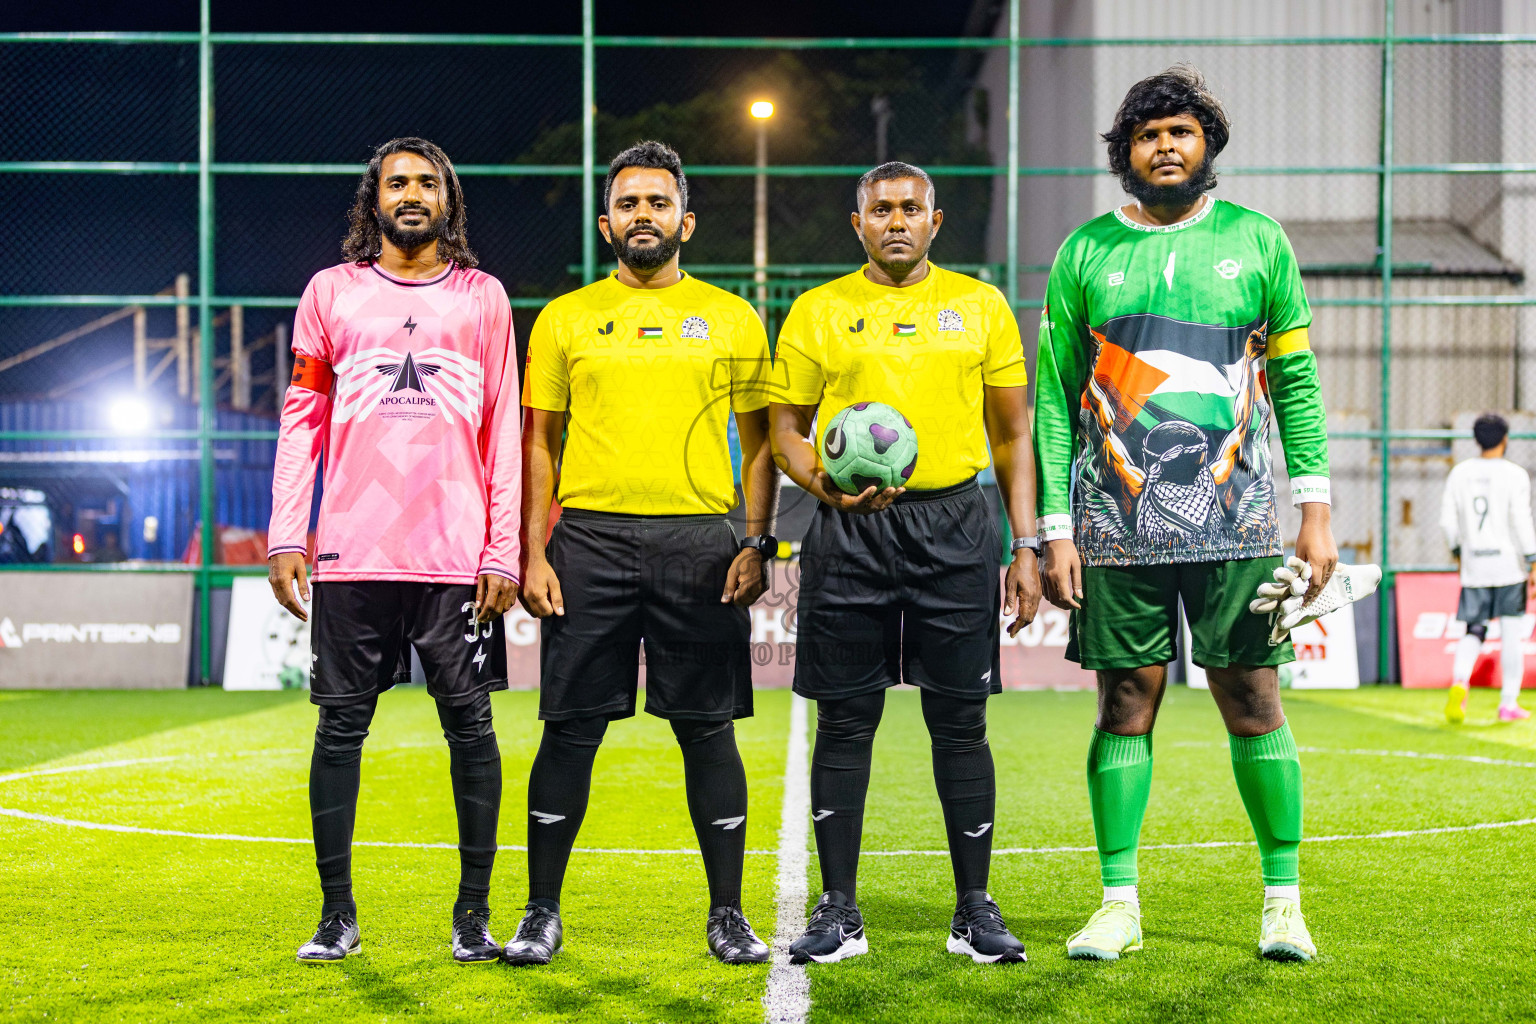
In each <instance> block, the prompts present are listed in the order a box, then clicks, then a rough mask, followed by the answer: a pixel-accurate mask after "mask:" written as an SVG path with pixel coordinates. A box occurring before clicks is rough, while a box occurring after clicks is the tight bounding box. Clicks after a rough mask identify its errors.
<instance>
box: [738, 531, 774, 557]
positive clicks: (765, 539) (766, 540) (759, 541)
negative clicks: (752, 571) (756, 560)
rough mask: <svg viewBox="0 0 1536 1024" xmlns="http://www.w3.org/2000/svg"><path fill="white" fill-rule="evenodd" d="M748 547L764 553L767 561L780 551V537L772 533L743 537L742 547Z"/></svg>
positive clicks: (761, 553) (743, 548) (745, 548)
mask: <svg viewBox="0 0 1536 1024" xmlns="http://www.w3.org/2000/svg"><path fill="white" fill-rule="evenodd" d="M748 548H752V549H753V550H755V551H756V552H757V553H758V554H760V555H762V556H763V561H765V562H766V561H768V560H769V559H771V558H773V557H775V556H776V555H777V554H778V553H779V539H778V538H777V537H775V536H773V535H772V534H770V533H764V534H760V535H758V536H756V537H743V538H741V549H742V550H743V551H745V550H747V549H748Z"/></svg>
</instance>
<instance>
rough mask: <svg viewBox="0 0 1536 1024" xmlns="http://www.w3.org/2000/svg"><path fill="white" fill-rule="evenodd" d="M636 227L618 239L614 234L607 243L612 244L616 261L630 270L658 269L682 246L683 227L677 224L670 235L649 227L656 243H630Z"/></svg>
mask: <svg viewBox="0 0 1536 1024" xmlns="http://www.w3.org/2000/svg"><path fill="white" fill-rule="evenodd" d="M636 230H638V229H636V228H631V229H630V230H629V234H627V235H625V236H624V237H623V238H622V239H620V238H619V237H618V236H617V235H615V236H614V237H613V238H612V239H611V240H610V241H609V244H610V245H612V246H613V255H614V256H615V257H617V258H618V261H619V262H620V263H622V264H624V265H625V266H626V267H628V268H629V269H630V270H638V271H640V272H641V273H649V272H651V271H653V270H659V269H661V268H662V267H664V266H666V265H667V262H668V261H669V260H671V259H672V257H674V256H676V255H677V250H679V249H681V248H682V247H683V228H682V225H681V224H679V225H678V228H677V231H676V232H674V233H673V234H671V235H668V234H666V232H664V231H662V230H661V229H659V228H654V227H653V228H651V229H650V230H651V231H654V232H655V233H656V244H655V245H647V246H639V245H630V244H629V240H630V238H631V237H633V235H634V234H635V231H636Z"/></svg>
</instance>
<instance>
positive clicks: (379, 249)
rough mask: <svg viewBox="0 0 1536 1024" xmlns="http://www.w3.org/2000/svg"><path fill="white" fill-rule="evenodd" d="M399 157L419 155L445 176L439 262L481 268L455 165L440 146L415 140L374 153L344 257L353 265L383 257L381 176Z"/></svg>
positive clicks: (401, 141) (390, 144)
mask: <svg viewBox="0 0 1536 1024" xmlns="http://www.w3.org/2000/svg"><path fill="white" fill-rule="evenodd" d="M396 153H415V154H416V155H417V156H419V157H421V158H423V159H424V160H426V161H427V162H429V163H430V164H432V166H434V167H436V168H437V171H438V173H439V174H441V175H442V176H443V186H444V188H446V189H447V191H448V202H447V209H446V210H445V211H444V218H443V219H444V223H443V233H442V235H441V236H440V237H439V238H438V240H437V259H438V262H440V263H447V262H452V263H454V264H455V265H457V266H458V267H460V268H469V267H473V266H476V265H478V264H479V262H480V258H479V257H478V256H476V255H475V253H474V250H473V249H471V248H470V247H469V235H468V233H467V232H466V230H465V227H464V220H465V217H464V190H463V189H462V188H460V187H459V175H458V173H457V172H456V171H455V170H454V169H453V161H452V160H449V159H448V154H447V153H444V152H443V151H442V148H441V147H439V146H438V145H437V144H436V143H433V142H428V141H427V140H426V139H418V138H415V137H411V136H407V137H406V138H402V139H390V140H389V141H388V142H386V143H384V144H383V145H382V146H380V147H379V148H378V149H375V150H374V151H373V159H372V160H369V161H368V169H367V170H366V171H364V172H363V176H362V177H361V178H360V179H358V182H357V194H356V195H355V196H354V197H353V200H352V209H351V210H350V211H348V213H347V222H348V229H347V237H346V238H343V239H342V240H341V254H342V255H343V256H345V257H346V258H347V260H348V261H349V262H351V263H371V262H373V261H374V260H376V259H378V258H379V256H380V254H381V253H383V251H384V241H383V232H382V231H381V230H380V229H379V174H380V172H381V170H382V168H383V166H384V158H385V157H389V156H394V155H395V154H396Z"/></svg>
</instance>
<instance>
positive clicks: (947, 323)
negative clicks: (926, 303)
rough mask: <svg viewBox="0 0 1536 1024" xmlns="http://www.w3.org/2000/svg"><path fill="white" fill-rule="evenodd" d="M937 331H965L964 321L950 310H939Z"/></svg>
mask: <svg viewBox="0 0 1536 1024" xmlns="http://www.w3.org/2000/svg"><path fill="white" fill-rule="evenodd" d="M939 330H941V331H963V330H965V319H964V318H963V317H962V316H961V315H960V314H959V313H956V312H955V311H954V310H952V309H941V310H939Z"/></svg>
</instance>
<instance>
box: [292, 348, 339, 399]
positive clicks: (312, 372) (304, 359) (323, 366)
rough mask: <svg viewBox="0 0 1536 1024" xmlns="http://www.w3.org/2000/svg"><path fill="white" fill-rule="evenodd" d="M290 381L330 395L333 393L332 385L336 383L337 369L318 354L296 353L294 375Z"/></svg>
mask: <svg viewBox="0 0 1536 1024" xmlns="http://www.w3.org/2000/svg"><path fill="white" fill-rule="evenodd" d="M288 383H290V384H293V385H296V386H298V387H301V388H305V389H307V390H309V391H318V392H320V393H321V394H322V395H328V394H330V393H331V385H332V384H334V383H336V371H334V370H332V369H331V364H330V363H328V362H326V361H325V360H324V359H320V358H318V357H316V356H301V355H295V356H294V357H293V377H292V378H291V379H290V380H289V382H288Z"/></svg>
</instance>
